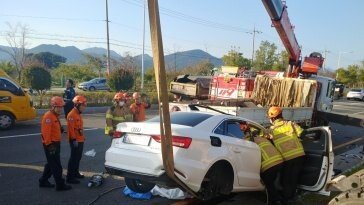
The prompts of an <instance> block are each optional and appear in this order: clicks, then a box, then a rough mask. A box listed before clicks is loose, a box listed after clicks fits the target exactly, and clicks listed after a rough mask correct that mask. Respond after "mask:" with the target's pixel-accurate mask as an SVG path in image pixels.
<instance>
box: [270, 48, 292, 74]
mask: <svg viewBox="0 0 364 205" xmlns="http://www.w3.org/2000/svg"><path fill="white" fill-rule="evenodd" d="M288 64H289V57H288V53H287V51H281V52H280V53H279V54H278V56H277V61H276V62H274V64H273V67H272V70H277V71H286V70H287V67H288Z"/></svg>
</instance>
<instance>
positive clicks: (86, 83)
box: [78, 82, 89, 85]
mask: <svg viewBox="0 0 364 205" xmlns="http://www.w3.org/2000/svg"><path fill="white" fill-rule="evenodd" d="M88 84H89V83H88V82H82V83H80V84H78V85H88Z"/></svg>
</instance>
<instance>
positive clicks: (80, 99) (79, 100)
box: [72, 95, 87, 105]
mask: <svg viewBox="0 0 364 205" xmlns="http://www.w3.org/2000/svg"><path fill="white" fill-rule="evenodd" d="M72 102H73V103H74V104H84V105H86V104H87V100H86V98H85V97H83V96H82V95H76V96H75V97H74V98H73V100H72Z"/></svg>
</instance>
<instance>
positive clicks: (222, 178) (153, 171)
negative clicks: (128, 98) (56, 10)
mask: <svg viewBox="0 0 364 205" xmlns="http://www.w3.org/2000/svg"><path fill="white" fill-rule="evenodd" d="M159 120H160V119H159V117H155V118H153V119H150V120H147V121H145V122H139V123H135V122H126V123H120V124H118V126H117V132H118V134H119V136H118V137H119V138H114V139H113V141H112V144H111V147H110V148H109V149H108V150H107V152H106V156H105V168H106V170H107V171H108V172H109V173H110V174H114V175H119V176H123V177H124V178H125V182H126V184H127V186H128V187H129V188H130V189H132V190H133V191H136V192H148V191H150V190H151V189H152V188H153V187H154V185H155V184H158V185H160V186H165V187H171V188H175V187H178V185H177V184H176V183H175V182H174V181H172V180H171V179H169V178H168V177H167V176H166V173H165V170H164V167H163V160H162V153H161V143H160V142H161V137H160V124H159V123H160V122H159ZM243 121H244V122H247V123H248V124H250V126H251V127H254V128H256V129H258V130H261V131H262V133H266V130H265V128H264V127H262V126H261V125H259V124H258V123H255V122H252V121H250V120H248V119H244V118H241V117H236V116H231V115H225V114H213V113H203V112H174V113H171V126H172V135H173V138H172V141H173V154H174V163H175V175H176V176H177V177H178V178H179V179H180V180H181V181H182V182H184V183H185V184H186V185H187V186H188V187H189V188H190V189H191V190H193V191H194V192H195V193H196V194H197V195H198V196H199V197H200V198H201V199H211V198H213V197H215V196H218V195H220V194H229V193H230V192H243V191H257V190H264V185H263V184H262V183H261V179H260V164H261V153H260V149H259V147H258V145H257V144H255V143H254V142H251V141H248V140H243V139H242V138H244V134H243V132H242V131H241V130H240V128H239V123H240V122H243ZM302 143H303V145H304V148H305V152H306V160H305V164H304V169H303V170H302V173H301V178H300V188H302V189H305V190H310V191H322V192H325V190H324V189H325V185H326V183H327V182H329V181H330V180H331V176H332V174H333V161H334V154H333V152H332V141H331V132H330V130H329V128H328V127H318V128H310V129H308V130H307V133H306V134H305V135H304V136H302Z"/></svg>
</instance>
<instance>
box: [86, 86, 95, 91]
mask: <svg viewBox="0 0 364 205" xmlns="http://www.w3.org/2000/svg"><path fill="white" fill-rule="evenodd" d="M88 90H89V91H95V90H96V88H95V87H94V86H91V87H90V88H89V89H88Z"/></svg>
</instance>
